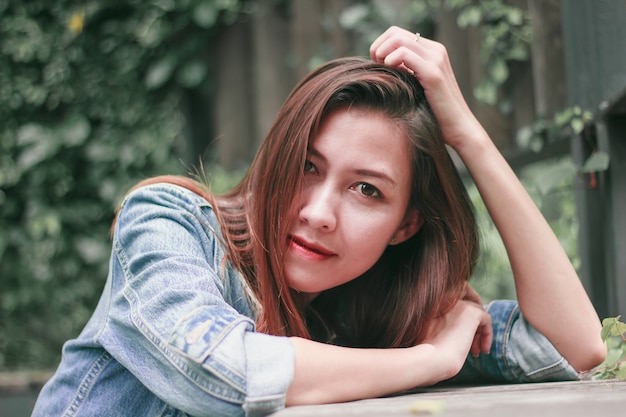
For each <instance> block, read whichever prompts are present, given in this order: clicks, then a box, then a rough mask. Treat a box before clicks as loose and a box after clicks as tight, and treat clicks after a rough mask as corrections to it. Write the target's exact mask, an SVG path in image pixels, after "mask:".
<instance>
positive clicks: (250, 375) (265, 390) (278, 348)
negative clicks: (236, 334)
mask: <svg viewBox="0 0 626 417" xmlns="http://www.w3.org/2000/svg"><path fill="white" fill-rule="evenodd" d="M245 349H246V358H247V364H246V375H247V389H246V392H247V395H246V400H245V402H244V404H243V409H244V411H245V413H246V416H247V417H260V416H265V415H267V414H270V413H272V412H275V411H278V410H281V409H283V408H285V400H286V394H287V388H288V387H289V384H291V381H292V380H293V373H294V357H295V354H294V348H293V344H292V343H291V340H290V339H289V338H288V337H277V336H270V335H266V334H262V333H248V334H247V335H246V338H245Z"/></svg>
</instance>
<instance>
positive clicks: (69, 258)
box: [0, 0, 626, 386]
mask: <svg viewBox="0 0 626 417" xmlns="http://www.w3.org/2000/svg"><path fill="white" fill-rule="evenodd" d="M625 10H626V2H625V1H623V0H600V1H591V0H588V1H585V0H571V1H559V0H545V1H541V0H480V1H479V0H389V1H382V0H319V1H314V0H106V1H104V0H85V1H64V0H59V1H56V2H48V1H46V0H0V371H4V374H2V375H5V377H4V384H5V385H7V384H8V385H15V384H22V385H24V384H26V385H27V386H28V385H31V386H37V381H38V378H39V380H43V379H45V377H46V375H47V373H46V372H45V371H46V370H49V369H53V368H54V367H55V365H56V364H57V362H58V360H59V358H60V349H61V345H62V343H63V342H64V341H65V340H67V339H68V338H71V337H74V336H76V335H77V334H78V333H79V332H80V330H81V328H82V326H83V325H84V323H85V322H86V321H87V319H88V318H89V316H90V314H91V311H92V309H93V308H94V306H95V304H96V302H97V299H98V297H99V295H100V292H101V290H102V288H103V285H104V282H105V279H106V275H107V269H108V265H107V264H108V257H109V254H110V248H109V246H110V241H109V237H108V229H109V227H110V224H111V221H112V219H113V215H114V210H115V208H116V206H117V204H118V203H119V202H120V199H121V198H122V197H123V195H124V193H125V192H126V191H127V189H128V188H129V187H130V186H132V185H133V184H134V183H135V182H137V181H139V180H141V179H143V178H146V177H149V176H153V175H158V174H188V173H191V174H198V173H204V174H201V175H203V176H206V178H207V179H208V181H209V182H210V183H211V186H212V187H213V189H214V190H215V191H217V192H220V191H224V190H226V189H228V188H229V187H230V186H232V185H233V184H235V183H236V182H237V181H238V179H239V178H241V176H242V175H243V173H244V172H245V170H246V168H247V166H248V164H249V163H250V161H251V158H252V157H253V155H254V153H255V152H256V149H257V147H258V145H259V143H260V142H261V141H262V139H263V137H264V135H265V133H266V131H267V130H268V129H269V126H270V124H271V123H272V121H273V118H274V115H275V114H276V112H277V111H278V109H279V107H280V105H281V103H282V102H283V100H284V99H285V97H286V96H287V94H288V93H289V91H290V90H291V88H292V87H293V86H294V85H295V83H296V82H297V81H298V80H299V79H300V78H301V77H302V76H303V75H304V74H306V73H307V72H308V71H309V70H311V69H313V68H314V67H316V66H317V65H319V64H321V63H323V62H324V61H326V60H328V59H331V58H334V57H339V56H345V55H361V56H366V55H367V53H368V48H369V44H370V42H371V41H372V40H373V39H374V38H375V37H376V36H377V35H379V34H380V33H382V31H384V30H385V29H386V28H387V27H388V26H390V25H398V26H401V27H404V28H407V29H409V30H411V31H414V32H420V33H421V35H422V36H424V37H428V38H433V39H436V40H439V41H440V42H442V43H444V44H445V45H446V47H447V48H448V52H449V55H450V59H451V61H452V65H453V67H454V69H455V72H456V76H457V79H458V82H459V84H460V86H461V87H462V89H463V91H464V94H465V97H466V99H467V101H468V102H469V104H470V106H471V107H472V109H473V111H474V112H475V113H476V115H477V116H478V118H479V119H480V120H481V122H482V123H483V124H484V125H485V127H486V128H487V130H488V131H489V132H490V133H491V136H492V138H493V140H494V141H495V143H496V144H497V145H498V147H499V148H500V149H501V150H502V152H503V153H504V154H505V156H507V158H508V159H509V161H510V163H511V164H512V166H513V167H514V168H515V169H516V171H517V172H518V174H519V176H520V178H521V179H522V181H523V183H524V185H525V186H526V187H527V189H528V190H529V192H530V193H531V195H532V196H533V198H534V199H535V201H536V202H537V204H538V205H539V207H540V208H541V209H542V211H543V212H544V214H545V216H546V217H547V218H548V220H549V221H550V224H551V225H552V227H553V229H554V230H555V232H556V233H557V235H558V236H559V238H560V240H561V242H562V244H563V246H564V248H565V250H566V251H567V253H568V255H569V256H570V257H571V259H572V261H573V263H574V265H575V266H576V267H577V268H578V270H579V273H580V275H581V278H582V279H583V283H584V284H585V286H586V287H587V289H588V291H589V292H590V293H591V294H592V298H593V300H594V303H595V304H596V306H597V308H598V310H599V312H600V314H601V315H602V316H606V315H608V314H611V315H616V314H618V313H620V312H622V313H624V312H626V300H625V297H626V276H625V274H626V265H624V262H625V261H624V258H626V256H624V255H626V242H625V241H624V238H623V237H621V236H624V235H626V224H625V223H624V222H625V221H626V220H624V219H622V217H623V216H621V213H622V212H623V210H624V208H625V207H626V204H625V201H624V198H626V197H624V195H626V189H625V187H626V179H625V178H624V176H625V175H626V174H625V173H626V170H624V169H623V168H626V167H625V166H624V164H625V162H624V161H626V157H625V155H626V150H625V148H626V139H625V136H626V135H625V134H624V132H625V128H624V125H625V123H624V114H625V113H626V110H625V107H626V104H625V99H624V91H625V90H624V89H625V87H626V75H625V74H626V71H625V69H626V63H625V59H626V58H625V57H626V48H625V46H624V39H626V33H625V29H624V23H626V20H625V19H626V11H625ZM458 168H459V170H460V171H461V172H462V173H463V174H464V176H465V177H466V179H467V186H468V189H469V191H470V194H471V196H472V199H473V200H474V202H475V205H476V212H477V214H478V217H479V223H480V227H481V238H482V249H483V250H482V255H481V260H480V263H479V265H478V267H477V268H476V273H475V277H474V281H473V282H474V285H475V287H476V288H477V289H478V291H479V292H480V293H481V295H482V296H483V297H484V299H485V300H486V301H489V300H491V299H494V298H514V297H515V293H514V288H513V281H512V277H511V272H510V269H509V267H508V262H507V258H506V252H505V250H504V248H503V246H502V244H501V242H500V240H499V237H498V235H497V231H496V230H495V228H494V226H493V224H492V223H491V222H490V220H489V218H488V216H487V213H486V210H485V208H484V206H482V204H481V202H480V198H479V196H478V193H477V191H476V189H475V187H474V186H473V184H472V183H471V179H470V178H468V177H467V175H466V174H465V170H464V167H463V166H462V164H461V163H460V162H459V166H458ZM620 254H621V255H622V256H620ZM620 310H621V311H620ZM41 370H43V371H44V372H43V373H40V372H39V371H41ZM15 371H28V372H27V373H26V374H27V375H29V377H28V378H31V379H27V380H26V382H23V381H22V379H20V378H18V377H17V376H16V375H24V373H15ZM7 372H9V373H7ZM6 375H9V376H8V377H6ZM16 378H17V379H16ZM33 378H34V380H35V382H32V381H33ZM11 381H13V382H11ZM15 381H17V382H15ZM20 381H22V382H20ZM29 381H30V382H29ZM1 382H2V377H0V383H1ZM0 385H1V384H0Z"/></svg>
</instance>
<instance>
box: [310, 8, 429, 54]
mask: <svg viewBox="0 0 626 417" xmlns="http://www.w3.org/2000/svg"><path fill="white" fill-rule="evenodd" d="M435 7H437V6H436V0H427V1H411V2H409V4H408V5H407V7H401V8H400V7H398V5H397V4H395V3H394V2H382V1H372V0H363V1H360V2H357V3H354V4H353V5H351V6H348V7H347V8H346V9H344V10H343V12H342V13H341V15H340V16H339V24H340V26H341V28H342V29H344V30H347V31H350V32H351V33H354V34H355V39H356V40H357V45H356V50H357V51H359V52H360V53H367V51H368V50H369V46H370V44H371V43H372V42H373V41H374V40H375V39H376V37H378V36H379V35H380V34H381V33H382V32H383V31H384V30H385V29H387V28H388V27H389V26H392V25H395V26H400V27H403V28H406V29H408V30H410V31H413V32H420V33H421V34H422V35H423V36H432V35H433V30H434V17H435ZM320 58H322V59H323V58H329V56H325V57H320Z"/></svg>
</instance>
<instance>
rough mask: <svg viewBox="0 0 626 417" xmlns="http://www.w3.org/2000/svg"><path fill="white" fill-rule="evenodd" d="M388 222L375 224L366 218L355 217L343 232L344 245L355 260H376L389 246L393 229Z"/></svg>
mask: <svg viewBox="0 0 626 417" xmlns="http://www.w3.org/2000/svg"><path fill="white" fill-rule="evenodd" d="M389 224H390V222H389V221H387V222H380V223H378V222H375V221H373V220H371V219H368V218H367V217H365V216H363V217H355V221H353V222H351V224H350V227H349V229H348V230H346V231H345V236H346V239H345V240H344V242H345V244H346V245H348V246H349V248H350V249H349V251H350V253H351V254H352V257H353V258H355V259H363V258H366V259H372V258H375V259H378V257H380V256H381V255H382V253H383V252H384V250H385V248H386V247H387V245H388V244H389V240H390V239H391V236H392V235H393V232H394V230H395V229H394V228H392V227H389Z"/></svg>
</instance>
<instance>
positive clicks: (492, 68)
mask: <svg viewBox="0 0 626 417" xmlns="http://www.w3.org/2000/svg"><path fill="white" fill-rule="evenodd" d="M488 71H489V76H490V77H491V79H492V80H493V81H494V82H495V83H496V84H498V85H501V84H502V83H504V82H505V81H506V80H507V78H509V67H508V66H507V64H506V61H505V60H504V59H502V58H498V59H495V60H494V61H493V62H492V63H491V65H489V68H488Z"/></svg>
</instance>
